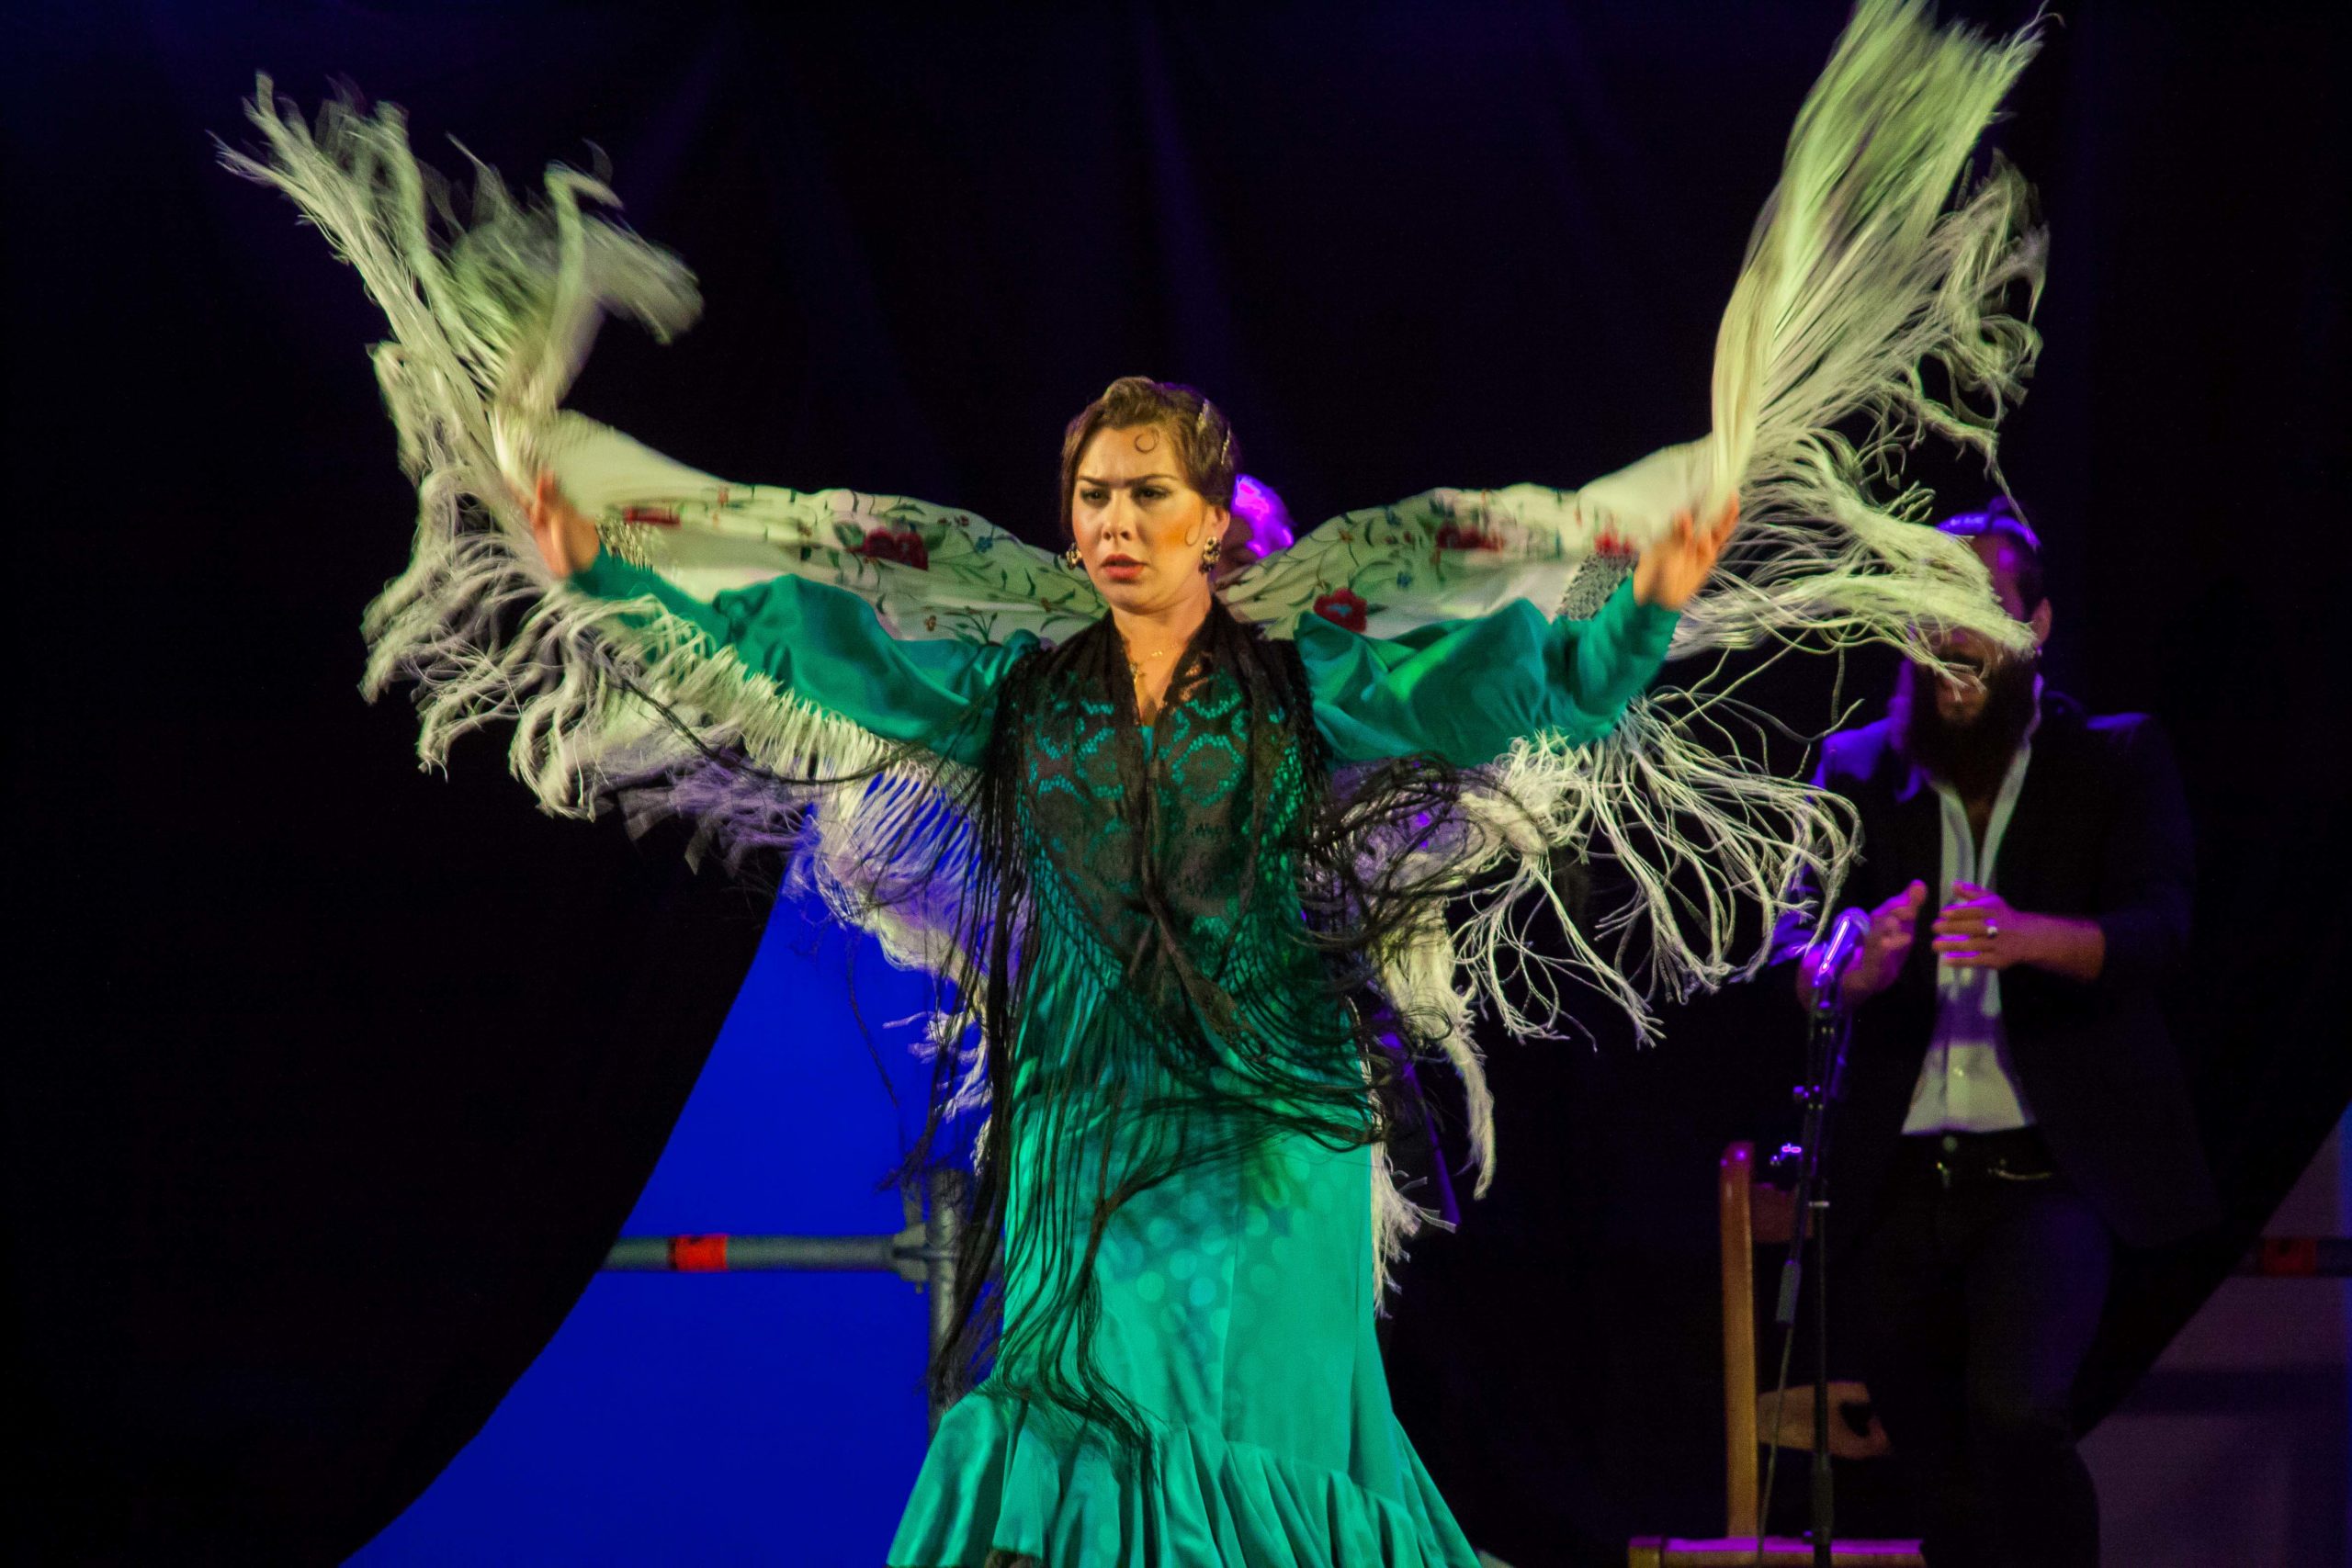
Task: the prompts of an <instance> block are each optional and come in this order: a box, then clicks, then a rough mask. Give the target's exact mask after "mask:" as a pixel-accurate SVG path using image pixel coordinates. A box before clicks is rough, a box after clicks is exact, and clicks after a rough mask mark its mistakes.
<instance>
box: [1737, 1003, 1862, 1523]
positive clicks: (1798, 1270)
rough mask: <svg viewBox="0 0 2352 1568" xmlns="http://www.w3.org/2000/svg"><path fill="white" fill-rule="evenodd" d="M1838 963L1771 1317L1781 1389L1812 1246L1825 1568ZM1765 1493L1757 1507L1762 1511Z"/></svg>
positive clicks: (1817, 1028) (1816, 1018)
mask: <svg viewBox="0 0 2352 1568" xmlns="http://www.w3.org/2000/svg"><path fill="white" fill-rule="evenodd" d="M1843 969H1844V965H1842V964H1841V965H1839V967H1838V972H1835V973H1832V974H1830V975H1829V976H1826V984H1822V985H1819V986H1817V987H1815V992H1814V1000H1813V1006H1812V1007H1811V1009H1810V1012H1811V1014H1812V1022H1811V1028H1810V1030H1809V1032H1808V1038H1807V1041H1806V1047H1805V1081H1804V1084H1803V1085H1802V1086H1801V1087H1800V1088H1799V1089H1797V1099H1798V1100H1799V1102H1800V1103H1802V1104H1803V1105H1804V1131H1803V1132H1802V1133H1801V1134H1799V1138H1798V1151H1797V1185H1796V1192H1795V1195H1794V1208H1795V1214H1794V1217H1793V1222H1792V1225H1791V1227H1790V1232H1789V1256H1788V1259H1787V1261H1786V1262H1784V1263H1782V1264H1781V1293H1780V1299H1779V1302H1778V1303H1777V1304H1776V1305H1775V1307H1774V1309H1773V1314H1772V1321H1773V1323H1774V1324H1775V1325H1777V1326H1778V1327H1779V1328H1780V1329H1781V1334H1782V1341H1781V1343H1782V1347H1783V1354H1782V1356H1781V1369H1782V1370H1781V1387H1783V1388H1786V1387H1787V1386H1788V1372H1787V1367H1788V1357H1787V1355H1786V1347H1787V1346H1788V1345H1789V1344H1790V1343H1791V1342H1792V1340H1793V1337H1794V1336H1795V1333H1796V1320H1797V1298H1798V1296H1799V1294H1800V1292H1801V1290H1802V1287H1803V1284H1804V1253H1805V1245H1806V1243H1807V1242H1808V1241H1810V1242H1811V1243H1812V1246H1813V1325H1812V1326H1813V1353H1814V1363H1815V1364H1814V1380H1813V1529H1812V1532H1811V1533H1812V1536H1813V1561H1814V1562H1815V1568H1830V1552H1831V1548H1832V1545H1833V1542H1834V1540H1835V1538H1836V1529H1837V1500H1836V1495H1835V1492H1834V1489H1833V1486H1832V1483H1831V1479H1830V1471H1829V1266H1828V1251H1829V1237H1828V1229H1829V1182H1828V1178H1827V1177H1826V1175H1825V1174H1824V1172H1823V1169H1822V1166H1823V1161H1824V1158H1825V1157H1826V1155H1827V1153H1828V1148H1829V1107H1830V1105H1831V1104H1832V1102H1834V1101H1836V1100H1839V1099H1842V1098H1843V1097H1844V1094H1845V1077H1846V1044H1847V1041H1848V1039H1849V1035H1850V1033H1851V1029H1852V1018H1851V1015H1850V1013H1849V1010H1848V1008H1847V1006H1846V1001H1845V998H1844V995H1843V990H1844V986H1843V982H1844V979H1845V976H1844V973H1843ZM1778 1422H1779V1415H1778V1406H1777V1404H1776V1406H1775V1412H1774V1429H1773V1438H1772V1440H1773V1443H1774V1444H1775V1446H1776V1448H1777V1445H1778V1444H1779V1442H1780V1430H1779V1425H1778ZM1770 1507H1771V1495H1770V1492H1769V1491H1768V1492H1767V1493H1766V1495H1765V1498H1764V1503H1763V1508H1764V1510H1765V1511H1767V1512H1769V1510H1770ZM1764 1524H1765V1521H1764V1518H1763V1517H1761V1516H1760V1515H1759V1517H1758V1519H1757V1525H1756V1528H1757V1532H1758V1548H1759V1550H1760V1548H1761V1546H1762V1534H1763V1530H1764Z"/></svg>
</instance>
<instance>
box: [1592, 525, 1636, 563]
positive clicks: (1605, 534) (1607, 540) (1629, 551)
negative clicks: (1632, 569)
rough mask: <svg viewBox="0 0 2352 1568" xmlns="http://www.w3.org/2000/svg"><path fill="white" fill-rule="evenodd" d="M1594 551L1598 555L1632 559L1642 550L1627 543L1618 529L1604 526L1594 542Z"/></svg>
mask: <svg viewBox="0 0 2352 1568" xmlns="http://www.w3.org/2000/svg"><path fill="white" fill-rule="evenodd" d="M1592 553H1593V554H1595V555H1597V556H1610V557H1612V558H1616V559H1619V560H1631V559H1633V558H1634V557H1636V556H1639V555H1640V554H1641V553H1642V552H1641V551H1639V550H1637V549H1635V548H1634V547H1633V546H1631V545H1629V544H1627V543H1626V542H1625V540H1624V537H1623V536H1622V535H1620V534H1619V533H1618V532H1617V530H1616V529H1614V528H1603V529H1602V530H1601V531H1600V537H1599V538H1597V539H1595V540H1593V542H1592Z"/></svg>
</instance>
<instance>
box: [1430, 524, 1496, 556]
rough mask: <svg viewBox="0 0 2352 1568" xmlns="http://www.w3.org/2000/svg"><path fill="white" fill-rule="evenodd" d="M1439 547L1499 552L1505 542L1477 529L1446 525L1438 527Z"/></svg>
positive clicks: (1443, 548)
mask: <svg viewBox="0 0 2352 1568" xmlns="http://www.w3.org/2000/svg"><path fill="white" fill-rule="evenodd" d="M1437 547H1438V548H1439V549H1442V550H1498V549H1501V548H1502V547H1503V542H1502V540H1500V539H1499V538H1497V537H1496V536H1494V535H1492V534H1482V533H1480V532H1479V531H1478V530H1477V529H1476V528H1465V527H1463V526H1462V525H1459V524H1454V523H1444V524H1440V525H1438V531H1437Z"/></svg>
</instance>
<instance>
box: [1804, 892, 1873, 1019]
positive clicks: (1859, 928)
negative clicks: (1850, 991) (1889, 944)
mask: <svg viewBox="0 0 2352 1568" xmlns="http://www.w3.org/2000/svg"><path fill="white" fill-rule="evenodd" d="M1870 934H1871V917H1870V911H1868V910H1867V909H1848V910H1847V911H1846V912H1845V913H1843V914H1841V915H1839V916H1838V918H1837V919H1835V920H1833V921H1831V922H1830V926H1829V930H1828V932H1827V933H1826V935H1824V936H1823V937H1822V939H1821V941H1820V942H1818V943H1817V944H1816V945H1815V948H1814V952H1815V953H1816V954H1817V955H1818V956H1816V957H1815V959H1814V961H1813V993H1814V995H1815V997H1817V998H1826V1001H1825V1002H1824V1004H1823V1005H1825V1006H1834V1005H1835V1004H1836V1001H1837V995H1836V989H1837V985H1838V980H1839V979H1840V978H1841V977H1843V976H1844V975H1845V973H1846V971H1847V969H1848V968H1849V967H1851V965H1852V964H1853V962H1854V960H1855V959H1857V958H1859V957H1860V956H1861V953H1862V944H1863V942H1867V941H1868V940H1869V939H1870Z"/></svg>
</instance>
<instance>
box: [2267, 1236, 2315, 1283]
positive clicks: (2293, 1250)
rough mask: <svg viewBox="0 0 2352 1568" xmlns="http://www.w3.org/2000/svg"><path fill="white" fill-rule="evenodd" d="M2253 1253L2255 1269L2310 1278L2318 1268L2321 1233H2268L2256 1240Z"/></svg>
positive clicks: (2270, 1273)
mask: <svg viewBox="0 0 2352 1568" xmlns="http://www.w3.org/2000/svg"><path fill="white" fill-rule="evenodd" d="M2254 1257H2255V1265H2254V1266H2255V1271H2256V1273H2259V1274H2266V1275H2268V1276H2271V1277H2272V1278H2278V1277H2280V1276H2285V1277H2288V1278H2293V1279H2307V1278H2309V1277H2311V1276H2312V1275H2314V1274H2317V1273H2318V1272H2319V1237H2317V1236H2315V1235H2267V1236H2264V1237H2263V1238H2262V1239H2261V1240H2260V1241H2258V1242H2256V1244H2255V1251H2254Z"/></svg>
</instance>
